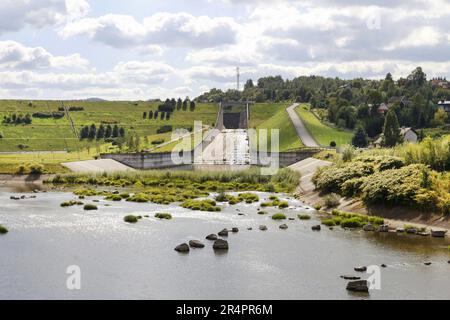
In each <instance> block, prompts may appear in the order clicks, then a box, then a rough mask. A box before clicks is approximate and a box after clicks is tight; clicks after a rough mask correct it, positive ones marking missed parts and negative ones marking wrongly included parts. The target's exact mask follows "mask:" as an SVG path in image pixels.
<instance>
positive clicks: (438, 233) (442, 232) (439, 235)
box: [431, 230, 447, 238]
mask: <svg viewBox="0 0 450 320" xmlns="http://www.w3.org/2000/svg"><path fill="white" fill-rule="evenodd" d="M446 233H447V230H431V236H432V237H435V238H444V237H445V234H446Z"/></svg>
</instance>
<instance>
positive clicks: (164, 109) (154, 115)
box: [142, 97, 196, 120]
mask: <svg viewBox="0 0 450 320" xmlns="http://www.w3.org/2000/svg"><path fill="white" fill-rule="evenodd" d="M195 107H196V104H195V101H193V100H190V99H189V98H188V97H186V98H185V99H184V100H182V99H181V98H178V99H177V100H176V99H175V98H172V99H166V101H164V102H163V103H162V104H160V105H158V109H157V110H154V111H153V110H150V111H149V112H144V113H143V114H142V117H143V118H144V119H158V118H159V119H161V120H164V119H165V120H169V119H170V117H171V114H172V113H173V112H174V111H177V110H183V111H187V110H188V108H189V110H190V111H195Z"/></svg>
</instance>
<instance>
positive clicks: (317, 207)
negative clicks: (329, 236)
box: [313, 203, 322, 211]
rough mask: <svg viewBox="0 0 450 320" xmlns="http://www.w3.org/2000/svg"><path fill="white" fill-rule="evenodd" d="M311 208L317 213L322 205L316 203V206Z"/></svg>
mask: <svg viewBox="0 0 450 320" xmlns="http://www.w3.org/2000/svg"><path fill="white" fill-rule="evenodd" d="M313 208H314V209H316V210H317V211H319V210H320V209H321V208H322V205H321V204H318V203H316V204H315V205H314V206H313Z"/></svg>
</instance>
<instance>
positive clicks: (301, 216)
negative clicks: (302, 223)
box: [298, 214, 311, 220]
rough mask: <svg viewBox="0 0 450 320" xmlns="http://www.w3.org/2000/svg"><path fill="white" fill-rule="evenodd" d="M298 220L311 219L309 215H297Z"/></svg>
mask: <svg viewBox="0 0 450 320" xmlns="http://www.w3.org/2000/svg"><path fill="white" fill-rule="evenodd" d="M298 218H299V219H300V220H309V219H311V216H310V215H307V214H299V215H298Z"/></svg>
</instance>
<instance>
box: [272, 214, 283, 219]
mask: <svg viewBox="0 0 450 320" xmlns="http://www.w3.org/2000/svg"><path fill="white" fill-rule="evenodd" d="M272 219H273V220H284V219H286V215H285V214H284V213H275V214H274V215H272Z"/></svg>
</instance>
